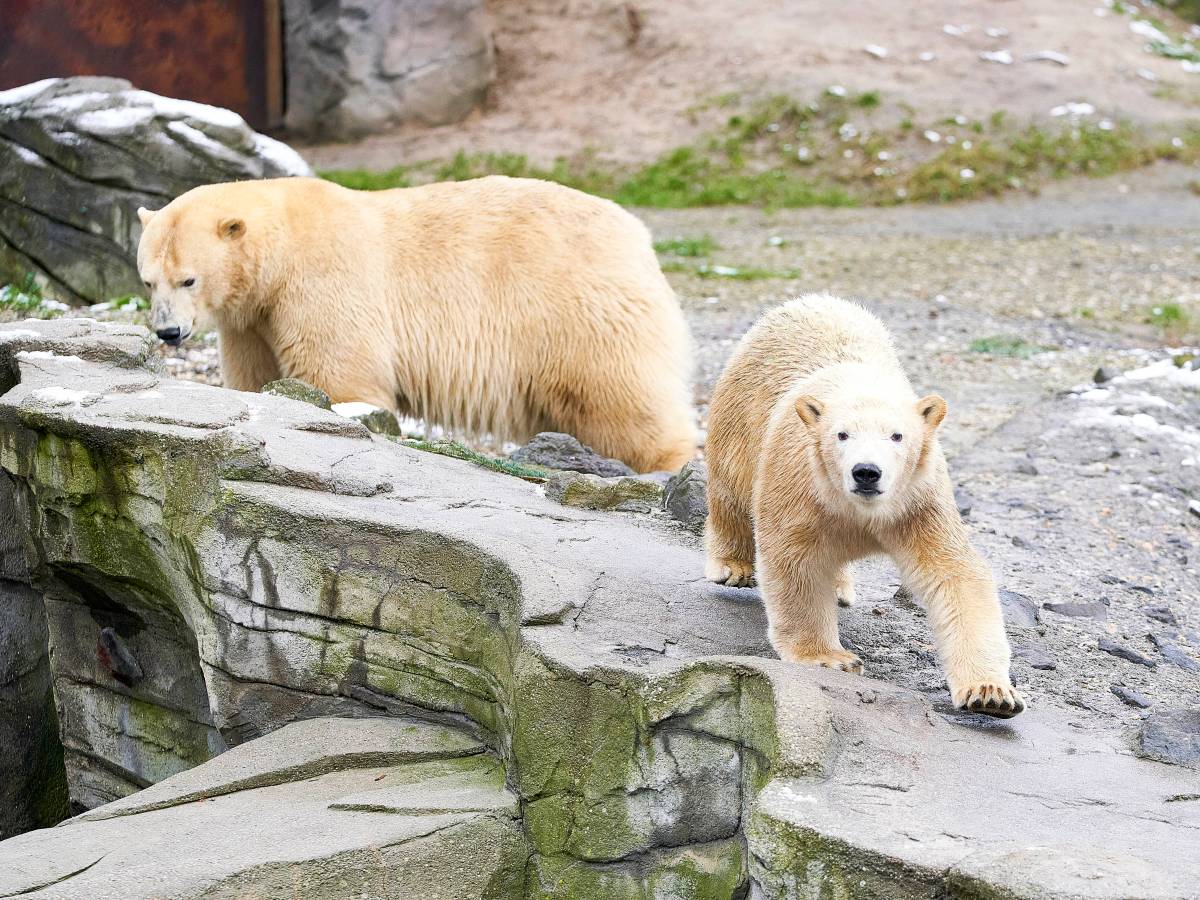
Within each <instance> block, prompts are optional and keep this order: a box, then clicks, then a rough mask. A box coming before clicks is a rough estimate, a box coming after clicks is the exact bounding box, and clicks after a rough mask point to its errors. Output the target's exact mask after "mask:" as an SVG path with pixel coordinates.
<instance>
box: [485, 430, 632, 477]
mask: <svg viewBox="0 0 1200 900" xmlns="http://www.w3.org/2000/svg"><path fill="white" fill-rule="evenodd" d="M509 459H511V460H512V461H513V462H517V463H521V464H522V465H534V466H545V467H547V468H549V469H564V470H569V471H571V472H584V473H586V474H589V475H599V476H600V477H601V478H620V477H622V476H630V475H633V474H634V471H633V469H631V468H629V466H627V465H626V464H625V463H623V462H621V461H620V460H619V459H610V458H609V457H606V456H601V455H600V454H599V453H597V452H596V451H595V450H593V449H592V448H591V447H587V446H584V445H583V444H582V443H580V442H579V441H578V440H577V439H576V438H575V437H573V436H572V435H569V434H563V433H561V432H558V431H543V432H540V433H538V434H535V435H534V436H533V437H532V438H531V439H530V440H529V443H527V444H525V445H524V446H523V447H518V448H517V449H516V450H514V451H513V452H512V453H511V454H509Z"/></svg>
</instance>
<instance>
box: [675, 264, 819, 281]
mask: <svg viewBox="0 0 1200 900" xmlns="http://www.w3.org/2000/svg"><path fill="white" fill-rule="evenodd" d="M662 270H663V271H664V272H682V273H685V274H687V275H695V276H696V277H697V278H706V279H707V278H729V279H732V280H733V281H769V280H772V279H792V278H799V277H800V274H801V273H800V272H798V271H796V270H794V269H760V268H756V267H753V266H744V267H743V266H722V265H715V264H710V263H701V264H700V265H698V266H691V265H688V264H687V263H683V262H679V261H677V260H667V261H666V262H664V263H663V264H662Z"/></svg>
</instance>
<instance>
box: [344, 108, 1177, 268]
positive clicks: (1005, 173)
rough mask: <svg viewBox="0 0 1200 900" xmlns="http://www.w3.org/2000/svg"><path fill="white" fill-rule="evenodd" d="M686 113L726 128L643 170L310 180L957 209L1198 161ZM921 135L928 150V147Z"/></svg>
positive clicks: (1050, 130) (491, 166) (943, 126)
mask: <svg viewBox="0 0 1200 900" xmlns="http://www.w3.org/2000/svg"><path fill="white" fill-rule="evenodd" d="M697 109H702V110H706V111H707V114H708V115H710V116H713V115H720V116H722V117H723V119H724V120H723V122H721V123H720V124H717V125H716V126H715V127H713V128H711V129H710V130H709V131H707V132H706V133H705V134H703V135H702V136H701V137H700V138H698V139H697V140H695V141H693V142H692V143H689V144H687V145H684V146H681V147H676V148H674V149H673V150H670V151H668V152H666V153H663V154H662V155H661V156H660V157H659V158H658V159H655V160H653V161H652V162H650V163H648V164H645V165H641V166H630V165H627V164H620V163H612V162H604V161H601V160H598V159H597V158H596V157H595V155H594V154H592V153H590V152H585V153H583V154H581V155H579V156H577V157H574V158H571V159H559V160H557V161H555V162H554V164H553V165H550V166H541V165H536V164H534V163H531V162H530V161H529V159H528V158H526V157H525V156H522V155H519V154H509V153H490V154H467V153H459V154H457V155H456V156H454V157H453V158H452V159H450V160H443V161H438V160H431V161H426V162H421V163H416V164H413V165H410V166H402V167H397V168H394V169H389V170H388V171H385V172H375V173H373V172H368V171H364V170H343V171H331V172H323V173H321V174H322V176H323V177H325V178H328V179H330V180H333V181H336V182H338V183H339V184H343V185H346V186H348V187H354V188H364V189H371V190H376V189H382V188H390V187H403V186H407V185H412V184H420V183H426V182H429V181H445V180H462V179H467V178H478V177H481V176H484V175H492V174H499V175H511V176H519V177H526V178H540V179H544V180H548V181H554V182H558V183H560V184H565V185H568V186H570V187H574V188H577V189H579V190H583V191H587V192H589V193H592V194H597V195H599V196H602V197H608V198H610V199H612V200H615V201H617V202H618V203H621V204H623V205H626V206H641V207H658V208H690V207H712V206H729V205H749V206H758V207H763V208H766V209H777V208H791V207H809V206H835V207H836V206H856V205H886V204H892V203H897V202H905V201H908V202H912V201H920V202H954V201H960V200H971V199H974V198H978V197H985V196H993V195H997V194H1001V193H1005V192H1008V191H1013V190H1036V189H1037V187H1038V185H1039V184H1041V183H1043V182H1045V181H1046V180H1049V179H1054V178H1064V177H1068V176H1074V175H1086V176H1091V177H1103V176H1106V175H1111V174H1113V173H1116V172H1122V171H1128V170H1131V169H1136V168H1139V167H1141V166H1145V165H1148V164H1150V163H1152V162H1154V161H1156V160H1163V159H1166V160H1180V161H1183V162H1192V163H1194V162H1198V161H1200V124H1192V125H1189V126H1187V127H1185V128H1183V129H1178V128H1176V129H1173V130H1172V131H1171V132H1156V131H1154V130H1148V129H1145V128H1141V129H1139V128H1135V127H1134V126H1132V125H1130V124H1127V123H1122V122H1115V123H1112V122H1106V121H1103V120H1096V121H1092V120H1085V121H1082V122H1069V121H1065V120H1054V121H1053V122H1050V123H1048V124H1026V125H1021V124H1019V123H1014V122H1013V121H1011V120H1010V117H1009V116H1007V115H1006V114H1005V113H1004V112H1003V111H997V112H995V113H993V114H992V115H991V116H988V117H985V118H981V119H977V120H974V121H967V120H966V119H964V118H963V117H962V116H951V117H945V116H940V117H930V118H929V119H927V120H926V121H925V122H921V121H919V120H918V119H917V118H916V113H915V112H914V111H912V110H911V109H910V108H909V107H907V106H904V105H897V104H889V103H888V102H887V101H886V98H885V97H884V95H882V94H881V93H880V92H879V91H865V92H863V93H860V94H857V95H853V96H840V95H835V94H830V93H828V92H826V93H824V94H822V95H820V96H819V97H817V98H816V99H814V100H811V101H807V102H805V101H800V100H797V99H796V98H793V97H789V96H784V95H776V96H770V97H765V98H762V99H759V100H757V101H745V100H743V99H742V98H740V97H738V96H734V95H729V96H727V97H723V98H719V99H718V100H714V101H711V102H708V103H705V104H701V105H700V106H698V107H697ZM931 131H936V132H937V133H938V136H939V139H938V140H937V141H933V140H930V139H929V137H928V136H927V133H928V132H931ZM664 243H665V242H664ZM660 252H663V253H667V254H669V255H673V256H686V255H688V253H687V252H686V251H685V252H677V251H675V250H667V249H660ZM695 255H697V256H701V255H705V254H704V253H703V252H701V251H697V253H696V254H695Z"/></svg>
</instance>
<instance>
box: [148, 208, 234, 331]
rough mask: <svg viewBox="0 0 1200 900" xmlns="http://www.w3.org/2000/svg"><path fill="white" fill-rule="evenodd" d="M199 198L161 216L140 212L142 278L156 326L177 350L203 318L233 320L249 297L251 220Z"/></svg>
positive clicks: (158, 212) (165, 209)
mask: <svg viewBox="0 0 1200 900" xmlns="http://www.w3.org/2000/svg"><path fill="white" fill-rule="evenodd" d="M200 190H202V189H200ZM193 193H194V192H189V193H188V194H184V195H183V196H182V197H180V198H178V199H176V200H174V201H172V202H171V203H169V204H168V205H167V206H165V207H163V208H162V209H160V210H157V211H154V210H149V209H145V208H144V207H143V208H140V209H138V218H139V219H141V221H142V229H143V230H142V239H141V242H140V243H139V244H138V273H139V274H140V276H141V278H142V283H143V284H145V286H146V290H147V291H148V292H149V293H150V325H151V327H152V328H153V329H154V332H155V334H157V335H158V337H159V338H160V339H161V340H163V341H165V342H166V343H168V344H172V345H178V344H180V343H182V342H183V341H185V340H187V338H188V336H189V335H190V334H191V333H192V331H193V330H194V329H195V327H196V321H197V318H198V317H208V316H213V315H216V316H222V317H224V318H231V317H232V316H233V314H235V313H236V312H237V311H238V310H237V304H240V303H242V302H244V299H245V297H246V295H247V291H246V287H247V284H246V281H247V279H246V253H245V249H244V247H243V244H244V243H245V238H246V228H247V226H246V221H245V219H243V218H240V217H236V216H230V215H225V214H223V213H222V212H221V211H220V210H219V209H218V208H216V207H214V206H213V205H212V204H208V203H203V202H195V198H193V197H192V194H193Z"/></svg>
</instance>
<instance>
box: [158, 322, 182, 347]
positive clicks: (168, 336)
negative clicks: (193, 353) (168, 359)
mask: <svg viewBox="0 0 1200 900" xmlns="http://www.w3.org/2000/svg"><path fill="white" fill-rule="evenodd" d="M154 333H155V334H157V335H158V339H159V340H160V341H166V342H167V343H168V344H175V343H178V342H179V328H178V326H176V327H174V328H160V329H158V331H156V332H154Z"/></svg>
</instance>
